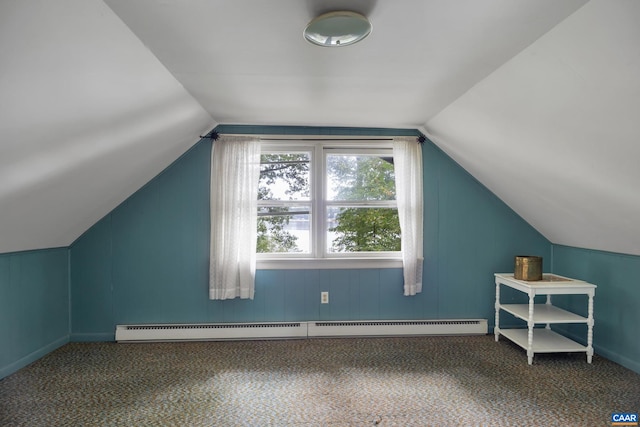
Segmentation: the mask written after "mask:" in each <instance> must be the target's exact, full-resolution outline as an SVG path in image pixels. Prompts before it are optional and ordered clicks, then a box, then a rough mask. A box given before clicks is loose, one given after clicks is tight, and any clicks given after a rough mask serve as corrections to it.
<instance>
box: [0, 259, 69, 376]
mask: <svg viewBox="0 0 640 427" xmlns="http://www.w3.org/2000/svg"><path fill="white" fill-rule="evenodd" d="M68 253H69V251H68V249H67V248H60V249H47V250H41V251H29V252H18V253H9V254H1V255H0V378H3V377H5V376H7V375H9V374H11V373H13V372H15V371H17V370H18V369H20V368H22V367H23V366H26V365H28V364H29V363H31V362H33V361H35V360H36V359H38V358H40V357H42V356H44V355H45V354H47V353H48V352H50V351H52V350H55V349H56V348H58V347H60V346H61V345H63V344H65V343H66V342H68V340H69V258H68Z"/></svg>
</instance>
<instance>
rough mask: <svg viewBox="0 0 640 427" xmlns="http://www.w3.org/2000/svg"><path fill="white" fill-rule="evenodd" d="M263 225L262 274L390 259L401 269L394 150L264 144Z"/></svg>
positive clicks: (361, 144) (367, 145) (362, 144)
mask: <svg viewBox="0 0 640 427" xmlns="http://www.w3.org/2000/svg"><path fill="white" fill-rule="evenodd" d="M371 147H375V148H371ZM257 221H258V224H257V230H258V231H257V233H258V236H257V237H258V238H257V247H256V250H257V256H258V263H259V266H260V267H261V268H265V266H266V265H267V264H269V263H270V262H271V263H275V264H280V265H282V263H283V262H285V263H286V262H287V261H296V262H295V263H293V262H292V263H291V264H290V265H289V268H297V267H296V266H299V268H306V267H308V265H309V264H308V263H305V262H304V261H308V262H311V263H312V264H323V263H324V264H330V263H333V265H335V263H336V262H337V263H338V264H340V263H341V264H342V265H343V266H352V265H356V264H358V262H362V261H364V263H365V264H366V262H367V261H368V262H369V263H371V262H372V261H374V262H377V263H380V262H381V261H382V259H384V260H386V261H390V262H391V263H392V264H393V263H394V262H395V263H396V264H395V265H397V262H399V260H400V257H401V252H400V250H401V248H400V241H401V240H400V225H399V220H398V208H397V203H396V190H395V176H394V165H393V152H392V146H391V144H390V143H386V142H380V141H313V142H309V141H300V142H296V141H287V142H281V143H275V142H274V143H272V142H263V143H262V150H261V159H260V181H259V186H258V219H257ZM345 263H346V264H345ZM369 265H370V264H369ZM266 268H268V267H266ZM274 268H275V267H274Z"/></svg>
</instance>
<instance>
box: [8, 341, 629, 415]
mask: <svg viewBox="0 0 640 427" xmlns="http://www.w3.org/2000/svg"><path fill="white" fill-rule="evenodd" d="M639 409H640V375H638V374H636V373H634V372H632V371H630V370H628V369H625V368H623V367H621V366H620V365H617V364H615V363H613V362H610V361H608V360H606V359H604V358H602V357H598V356H597V355H596V356H594V359H593V363H592V364H591V365H589V364H587V363H586V358H585V355H584V353H581V354H537V355H536V356H535V360H534V364H533V365H531V366H529V365H527V360H526V355H525V353H524V351H523V350H521V349H520V348H519V347H516V346H515V345H513V344H511V343H509V342H507V341H505V340H501V341H500V342H499V343H496V342H494V339H493V337H492V336H488V335H487V336H472V337H420V338H370V339H310V340H291V341H244V342H238V341H236V342H190V343H155V344H114V343H90V344H79V343H76V344H68V345H66V346H64V347H62V348H60V349H58V350H56V351H54V352H53V353H51V354H49V355H47V356H46V357H44V358H42V359H40V360H39V361H37V362H35V363H33V364H32V365H30V366H28V367H26V368H24V369H22V370H20V371H19V372H17V373H15V374H13V375H11V376H9V377H7V378H5V379H4V380H2V381H0V426H3V427H4V426H29V427H36V426H375V425H379V426H585V427H592V426H608V425H610V419H611V418H610V417H611V413H612V412H616V411H627V412H637V411H638V410H639Z"/></svg>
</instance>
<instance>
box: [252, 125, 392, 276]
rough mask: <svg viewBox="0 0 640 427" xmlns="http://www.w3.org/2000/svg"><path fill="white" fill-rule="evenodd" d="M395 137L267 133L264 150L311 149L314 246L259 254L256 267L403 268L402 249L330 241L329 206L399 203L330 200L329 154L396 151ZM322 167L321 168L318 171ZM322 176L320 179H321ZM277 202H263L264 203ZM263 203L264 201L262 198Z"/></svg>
mask: <svg viewBox="0 0 640 427" xmlns="http://www.w3.org/2000/svg"><path fill="white" fill-rule="evenodd" d="M392 148H393V142H392V138H389V137H386V138H379V139H377V138H371V139H368V138H366V139H365V138H357V140H354V139H350V138H349V137H334V138H331V137H322V138H321V139H320V138H318V139H310V138H308V137H304V136H297V137H281V138H278V137H263V138H262V152H269V153H278V152H284V153H295V152H303V151H304V152H309V153H310V156H311V158H310V175H309V184H310V195H311V197H310V199H311V200H310V202H309V203H308V204H310V205H311V214H310V230H309V232H310V235H311V242H312V247H311V248H310V251H311V252H310V253H309V254H298V253H273V254H257V257H256V261H257V262H256V263H257V265H256V268H257V269H262V270H269V269H325V268H327V269H336V268H402V254H401V252H367V253H365V252H358V253H339V254H336V253H330V252H328V250H327V247H326V246H327V241H326V226H327V224H326V215H325V212H326V208H327V206H353V207H369V206H376V207H385V205H386V206H388V207H395V208H397V203H396V202H395V201H386V202H384V201H383V202H379V201H377V202H364V201H363V202H349V203H348V204H347V203H345V202H340V201H327V200H326V198H327V197H326V195H327V191H326V187H325V186H326V182H325V181H326V158H327V155H328V154H343V153H344V154H351V153H353V154H365V155H366V154H374V155H375V154H389V155H391V156H393V152H392ZM318 171H319V172H318ZM318 178H319V179H318ZM306 203H307V202H294V203H290V202H287V203H286V205H288V206H291V205H292V204H293V205H295V204H306ZM265 204H269V205H272V204H273V203H271V202H269V203H266V202H265V203H263V205H265ZM275 204H277V202H276V203H275ZM259 205H260V202H259Z"/></svg>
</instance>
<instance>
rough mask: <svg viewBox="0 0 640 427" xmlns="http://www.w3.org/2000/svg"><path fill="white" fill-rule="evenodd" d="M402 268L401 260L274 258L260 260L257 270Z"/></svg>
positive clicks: (257, 263) (257, 262)
mask: <svg viewBox="0 0 640 427" xmlns="http://www.w3.org/2000/svg"><path fill="white" fill-rule="evenodd" d="M351 268H357V269H362V268H402V259H400V258H288V259H283V258H279V259H278V258H272V259H258V260H257V261H256V269H257V270H335V269H351Z"/></svg>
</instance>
